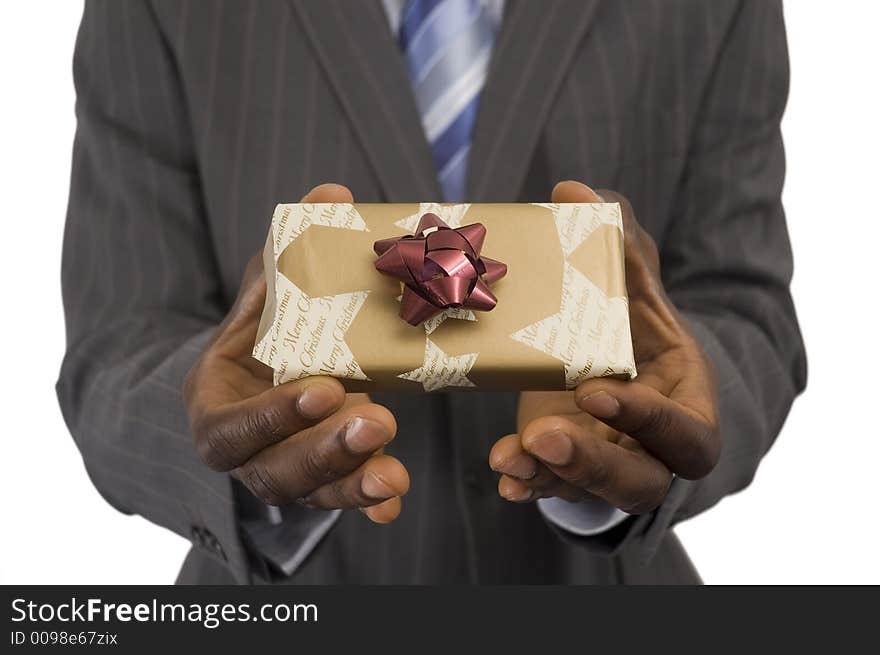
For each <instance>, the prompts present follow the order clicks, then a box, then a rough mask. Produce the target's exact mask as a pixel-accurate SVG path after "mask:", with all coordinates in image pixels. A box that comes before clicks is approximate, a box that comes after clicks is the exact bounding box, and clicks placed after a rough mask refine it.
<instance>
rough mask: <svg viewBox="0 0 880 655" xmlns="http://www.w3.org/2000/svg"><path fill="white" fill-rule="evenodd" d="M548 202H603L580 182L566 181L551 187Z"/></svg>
mask: <svg viewBox="0 0 880 655" xmlns="http://www.w3.org/2000/svg"><path fill="white" fill-rule="evenodd" d="M550 202H603V200H602V197H601V196H600V195H599V194H598V193H596V192H595V191H593V190H592V189H591V188H590V187H588V186H587V185H586V184H583V183H582V182H576V181H574V180H566V181H564V182H560V183H559V184H557V185H556V186H555V187H553V193H551V194H550Z"/></svg>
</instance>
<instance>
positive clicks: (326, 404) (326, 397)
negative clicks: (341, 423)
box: [296, 384, 336, 418]
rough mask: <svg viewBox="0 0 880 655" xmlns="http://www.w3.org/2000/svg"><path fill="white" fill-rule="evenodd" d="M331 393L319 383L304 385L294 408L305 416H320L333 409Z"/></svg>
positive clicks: (333, 400) (333, 399)
mask: <svg viewBox="0 0 880 655" xmlns="http://www.w3.org/2000/svg"><path fill="white" fill-rule="evenodd" d="M335 400H336V399H335V398H334V397H333V394H332V393H331V392H330V391H329V390H328V389H325V388H324V387H322V386H321V385H319V384H315V385H312V386H310V387H306V388H305V389H304V390H303V392H302V393H301V394H300V395H299V398H297V400H296V410H297V411H298V412H299V414H300V416H303V417H305V418H322V417H324V416H326V415H327V414H329V413H330V412H331V411H332V410H333V405H334V404H335Z"/></svg>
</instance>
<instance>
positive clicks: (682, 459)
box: [489, 182, 721, 514]
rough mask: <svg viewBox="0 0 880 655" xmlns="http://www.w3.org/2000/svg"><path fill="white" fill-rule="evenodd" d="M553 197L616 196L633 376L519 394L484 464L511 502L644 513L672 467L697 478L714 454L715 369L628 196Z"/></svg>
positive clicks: (577, 197) (717, 439)
mask: <svg viewBox="0 0 880 655" xmlns="http://www.w3.org/2000/svg"><path fill="white" fill-rule="evenodd" d="M552 201H553V202H619V203H620V206H621V209H622V210H623V211H622V213H623V226H624V245H625V252H626V257H625V260H626V286H627V293H628V296H629V310H630V327H631V331H632V337H633V347H634V349H635V360H636V367H637V369H638V377H637V378H636V379H635V380H633V381H631V382H623V381H620V380H614V379H610V378H593V379H590V380H587V381H585V382H583V383H582V384H580V385H579V386H578V387H577V389H576V390H575V391H574V392H570V391H569V392H523V393H522V394H521V395H520V402H519V413H518V417H517V429H518V430H519V433H518V434H511V435H508V436H506V437H503V438H502V439H500V440H499V441H498V442H497V443H496V444H495V446H494V447H493V448H492V451H491V453H490V454H489V464H490V466H491V467H492V468H493V469H494V470H495V471H498V472H499V473H501V474H502V475H501V479H500V481H499V483H498V492H499V493H500V494H501V496H502V497H504V498H506V499H507V500H510V501H513V502H527V501H532V500H536V499H538V498H547V497H552V496H557V497H560V498H564V499H566V500H569V501H579V500H583V499H584V498H586V497H588V496H590V495H593V496H598V497H599V498H603V499H604V500H606V501H607V502H609V503H611V504H612V505H614V506H616V507H618V508H620V509H622V510H624V511H625V512H629V513H631V514H638V513H643V512H648V511H650V510H652V509H654V508H656V507H657V506H658V505H660V503H662V502H663V499H664V498H665V496H666V493H667V491H668V490H669V485H670V484H671V482H672V476H673V474H675V475H678V476H680V477H683V478H687V479H697V478H701V477H703V476H705V475H707V474H708V473H709V472H710V471H711V470H712V469H713V468H714V467H715V464H716V463H717V462H718V458H719V455H720V452H721V436H720V433H719V427H718V401H717V397H716V387H715V374H714V369H713V367H712V364H711V362H710V361H709V359H708V358H707V357H706V355H705V353H704V352H703V350H702V349H701V348H700V345H699V344H698V343H697V341H696V339H695V338H694V337H693V335H692V334H691V333H690V331H689V330H688V328H687V327H686V326H685V324H684V321H683V320H682V318H681V316H680V315H679V314H678V312H677V311H676V309H675V307H674V306H673V305H672V303H671V301H670V300H669V298H668V297H667V296H666V292H665V290H664V288H663V283H662V281H661V278H660V260H659V256H658V253H657V246H656V245H655V244H654V240H653V239H652V238H651V237H650V235H648V233H647V232H645V230H643V229H642V227H641V226H640V225H639V224H638V223H637V222H636V219H635V217H634V216H633V212H632V208H631V207H630V205H629V203H628V202H627V201H626V199H625V198H623V197H621V196H619V195H618V194H616V193H613V192H610V191H600V192H599V193H598V194H597V193H596V192H594V191H593V190H592V189H590V188H589V187H587V186H585V185H583V184H580V183H578V182H560V183H559V184H557V185H556V187H555V188H554V189H553V196H552Z"/></svg>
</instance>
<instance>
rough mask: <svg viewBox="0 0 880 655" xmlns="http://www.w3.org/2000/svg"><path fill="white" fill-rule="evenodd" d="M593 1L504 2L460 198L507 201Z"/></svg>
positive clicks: (516, 186) (512, 197)
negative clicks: (465, 187)
mask: <svg viewBox="0 0 880 655" xmlns="http://www.w3.org/2000/svg"><path fill="white" fill-rule="evenodd" d="M597 2H598V0H547V1H544V2H536V1H530V0H517V1H514V0H508V2H507V5H506V8H505V16H504V22H503V24H502V28H501V33H500V34H499V35H498V39H497V41H496V44H495V52H494V54H493V56H492V63H491V64H490V68H489V76H488V80H487V82H486V87H485V88H484V89H483V92H482V95H481V96H480V110H479V115H478V117H477V124H476V129H475V133H474V138H473V142H472V146H471V152H470V159H469V164H468V165H469V175H468V198H469V199H470V200H471V201H473V202H490V201H496V202H497V201H507V202H510V201H514V200H516V199H517V198H516V197H515V194H517V193H519V190H520V188H521V187H522V184H523V180H524V179H525V176H526V174H527V173H528V168H529V164H530V163H531V159H532V155H533V153H534V151H535V148H536V146H537V143H538V137H539V136H540V133H541V130H542V129H543V127H544V124H545V123H546V120H547V116H548V114H549V111H550V108H551V105H552V103H553V99H554V97H555V95H556V92H557V90H558V89H559V85H560V84H561V83H562V80H563V79H564V77H565V74H566V72H567V70H568V67H569V65H570V63H571V61H572V58H573V57H574V54H575V52H576V51H577V48H578V46H579V44H580V42H581V40H582V39H583V38H584V35H585V34H586V31H587V28H588V27H589V25H590V22H591V21H592V18H593V14H594V12H595V9H596V5H597Z"/></svg>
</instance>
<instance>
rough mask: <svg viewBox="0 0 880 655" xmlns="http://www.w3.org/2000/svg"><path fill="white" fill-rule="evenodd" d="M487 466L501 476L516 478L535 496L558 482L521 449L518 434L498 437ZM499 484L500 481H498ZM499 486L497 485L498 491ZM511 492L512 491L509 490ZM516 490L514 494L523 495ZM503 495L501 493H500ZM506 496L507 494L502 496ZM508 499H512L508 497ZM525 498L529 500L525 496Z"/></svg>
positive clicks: (550, 472)
mask: <svg viewBox="0 0 880 655" xmlns="http://www.w3.org/2000/svg"><path fill="white" fill-rule="evenodd" d="M489 467H490V468H491V469H492V470H493V471H497V472H498V473H501V474H502V475H503V476H507V477H510V478H512V479H515V480H518V481H519V482H520V483H522V484H521V485H517V486H516V488H517V489H519V488H520V486H521V487H523V488H525V489H530V490H531V491H532V492H533V494H534V496H535V497H541V496H544V495H546V492H547V491H548V490H549V489H550V488H551V487H554V486H556V485H557V484H558V483H559V478H558V477H556V474H555V473H553V471H551V470H550V469H548V468H547V467H546V466H544V464H542V463H541V462H539V461H538V460H537V459H535V458H534V457H533V456H532V455H530V454H529V453H527V452H526V451H525V450H523V447H522V441H521V440H520V436H519V435H518V434H510V435H507V436H506V437H502V438H501V439H499V440H498V441H497V442H496V443H495V445H494V446H493V448H492V451H491V452H490V453H489ZM499 485H500V482H499ZM510 488H512V487H510ZM500 491H501V486H499V492H500ZM511 493H514V492H513V491H511ZM524 493H525V492H524V491H523V492H522V493H519V492H516V495H523V494H524ZM502 495H503V494H502ZM504 497H505V498H507V496H504ZM508 500H513V499H512V498H508ZM525 500H529V498H526V499H525Z"/></svg>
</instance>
